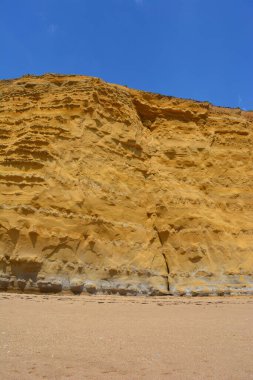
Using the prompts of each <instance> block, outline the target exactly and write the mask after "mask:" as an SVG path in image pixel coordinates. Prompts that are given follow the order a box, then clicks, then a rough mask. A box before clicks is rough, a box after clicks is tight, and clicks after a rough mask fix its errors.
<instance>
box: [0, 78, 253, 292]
mask: <svg viewBox="0 0 253 380" xmlns="http://www.w3.org/2000/svg"><path fill="white" fill-rule="evenodd" d="M252 129H253V112H244V111H241V110H240V109H226V108H221V107H215V106H212V105H211V104H209V103H207V102H197V101H192V100H185V99H177V98H173V97H167V96H161V95H157V94H152V93H145V92H142V91H137V90H132V89H128V88H126V87H123V86H118V85H113V84H108V83H105V82H103V81H102V80H100V79H97V78H91V77H85V76H58V75H51V74H49V75H44V76H41V77H35V76H26V77H22V78H20V79H15V80H3V81H0V144H1V148H0V288H1V289H3V290H6V289H7V288H8V287H12V288H15V286H16V287H17V288H18V287H19V288H21V289H22V288H25V289H26V288H27V286H28V285H27V282H29V284H30V285H29V287H30V288H29V289H35V290H36V289H38V290H41V291H53V292H54V291H56V292H58V291H60V290H61V289H70V288H71V287H72V288H73V289H75V291H77V292H79V290H81V291H82V289H83V290H86V291H88V292H90V293H95V292H104V293H106V292H108V293H120V294H138V293H139V294H168V293H169V292H170V293H171V294H193V295H194V294H210V293H211V294H215V293H216V294H223V293H224V292H225V293H236V292H241V293H247V292H251V291H253V197H252V194H253V170H252ZM15 284H17V285H15ZM75 286H76V288H75Z"/></svg>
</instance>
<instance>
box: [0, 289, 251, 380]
mask: <svg viewBox="0 0 253 380" xmlns="http://www.w3.org/2000/svg"><path fill="white" fill-rule="evenodd" d="M252 350H253V298H249V297H243V298H236V297H235V298H232V297H230V298H227V297H222V298H211V297H209V298H191V299H187V298H184V299H182V298H177V297H154V298H151V297H149V298H147V297H132V298H131V297H119V296H118V297H117V296H80V297H74V296H72V297H63V296H54V295H51V296H44V295H14V294H8V293H6V294H3V293H2V294H0V378H1V380H7V379H8V380H28V379H29V380H30V379H31V380H34V379H60V380H63V379H75V380H80V379H88V380H95V379H107V380H111V379H112V380H113V379H126V380H128V379H131V380H140V379H148V380H160V379H164V380H165V379H172V380H174V379H181V380H187V379H192V380H193V379H194V380H203V379H210V380H213V379H222V380H249V379H253V362H252Z"/></svg>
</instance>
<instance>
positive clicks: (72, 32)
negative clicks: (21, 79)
mask: <svg viewBox="0 0 253 380" xmlns="http://www.w3.org/2000/svg"><path fill="white" fill-rule="evenodd" d="M0 36H1V37H0V41H1V49H0V58H1V61H0V78H1V79H4V78H13V77H18V76H21V75H24V74H27V73H29V74H43V73H45V72H55V73H72V74H84V75H91V76H97V77H100V78H102V79H104V80H106V81H108V82H113V83H119V84H124V85H128V86H129V87H134V88H138V89H143V90H147V91H153V92H158V93H162V94H166V95H173V96H178V97H185V98H193V99H198V100H208V101H210V102H212V103H214V104H217V105H223V106H229V107H238V106H239V107H241V108H244V109H253V0H0Z"/></svg>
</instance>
